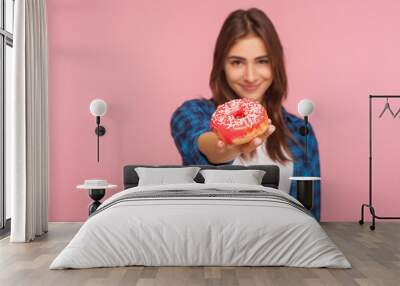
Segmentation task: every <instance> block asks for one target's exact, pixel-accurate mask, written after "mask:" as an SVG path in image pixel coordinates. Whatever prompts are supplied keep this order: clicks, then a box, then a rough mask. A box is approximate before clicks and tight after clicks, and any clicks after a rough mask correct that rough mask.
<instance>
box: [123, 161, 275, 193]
mask: <svg viewBox="0 0 400 286" xmlns="http://www.w3.org/2000/svg"><path fill="white" fill-rule="evenodd" d="M136 167H148V168H156V167H161V168H179V167H200V168H201V169H222V170H249V169H256V170H264V171H265V172H266V173H265V175H264V177H263V180H262V182H261V183H262V185H263V186H265V187H271V188H275V189H277V188H278V186H279V167H278V166H276V165H252V166H242V165H218V166H213V165H188V166H182V165H127V166H125V167H124V189H128V188H133V187H136V186H137V185H138V182H139V177H138V175H137V173H136V171H135V168H136ZM194 180H195V181H196V182H197V183H204V178H203V176H202V175H201V174H200V172H199V173H198V174H197V176H196V177H195V178H194Z"/></svg>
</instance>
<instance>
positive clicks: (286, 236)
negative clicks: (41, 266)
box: [50, 165, 351, 269]
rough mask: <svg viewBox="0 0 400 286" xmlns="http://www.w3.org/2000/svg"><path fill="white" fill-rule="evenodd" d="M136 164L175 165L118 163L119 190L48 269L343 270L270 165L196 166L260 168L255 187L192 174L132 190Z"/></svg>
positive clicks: (337, 255)
mask: <svg viewBox="0 0 400 286" xmlns="http://www.w3.org/2000/svg"><path fill="white" fill-rule="evenodd" d="M137 167H146V168H158V169H160V170H162V169H165V168H180V167H182V166H177V165H162V166H147V165H128V166H125V167H124V190H123V191H122V192H119V193H117V194H114V195H113V196H111V197H110V198H108V199H107V200H105V201H104V202H103V204H102V205H101V206H100V207H99V208H98V209H97V211H96V212H95V213H93V214H92V215H91V216H90V217H89V218H88V220H87V221H86V222H85V223H84V224H83V225H82V227H81V228H80V230H79V231H78V232H77V234H76V235H75V236H74V238H73V239H72V240H71V242H70V243H69V244H68V245H67V246H66V247H65V248H64V249H63V250H62V252H61V253H60V254H59V255H58V256H57V257H56V258H55V259H54V261H53V262H52V263H51V265H50V269H66V268H67V269H68V268H92V267H117V266H129V265H144V266H291V267H313V268H314V267H329V268H350V267H351V265H350V263H349V261H348V260H347V259H346V257H345V256H344V255H343V253H342V252H341V251H340V250H339V249H338V248H337V247H336V245H335V244H334V242H333V241H332V240H331V239H330V238H329V237H328V236H327V234H326V233H325V231H324V230H323V229H322V228H321V226H320V225H319V223H318V222H317V221H316V220H315V219H314V218H313V216H312V215H311V214H310V212H309V211H308V210H307V209H305V208H304V207H303V206H302V205H301V204H300V203H299V202H298V201H297V200H295V199H294V198H292V197H291V196H290V195H288V194H286V193H285V192H283V191H280V190H279V189H278V187H279V186H278V183H279V168H278V167H277V166H273V165H257V166H238V165H221V166H213V165H199V166H196V167H198V168H199V169H201V170H210V169H216V170H219V169H223V170H263V171H265V175H263V177H262V180H261V184H260V185H254V184H252V185H250V184H236V183H205V182H204V178H203V176H202V175H201V174H200V172H199V173H198V174H197V175H196V177H195V178H194V182H193V183H179V184H175V183H170V184H155V185H138V182H139V176H138V174H137V172H136V171H135V170H138V169H136V168H137ZM185 167H187V166H185ZM242 172H243V171H242Z"/></svg>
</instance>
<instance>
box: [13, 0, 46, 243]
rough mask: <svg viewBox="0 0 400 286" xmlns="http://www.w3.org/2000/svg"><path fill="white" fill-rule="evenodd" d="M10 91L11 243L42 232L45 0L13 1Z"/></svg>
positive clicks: (44, 183)
mask: <svg viewBox="0 0 400 286" xmlns="http://www.w3.org/2000/svg"><path fill="white" fill-rule="evenodd" d="M14 13H15V15H14V47H13V51H14V63H15V65H14V70H13V75H12V77H13V83H12V84H13V92H12V93H11V96H10V97H9V98H6V101H7V100H8V103H7V106H9V108H8V110H7V111H6V150H7V156H6V166H7V167H6V169H7V172H6V181H8V182H9V183H8V184H7V186H8V187H10V189H11V236H10V241H11V242H28V241H31V240H33V239H35V237H36V236H40V235H42V234H43V233H45V232H47V229H48V215H47V208H48V207H47V196H48V194H47V193H48V121H47V114H48V112H47V26H46V3H45V0H16V1H15V7H14Z"/></svg>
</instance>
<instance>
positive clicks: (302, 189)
mask: <svg viewBox="0 0 400 286" xmlns="http://www.w3.org/2000/svg"><path fill="white" fill-rule="evenodd" d="M297 109H298V112H299V114H300V115H301V116H303V117H304V126H301V127H300V128H299V132H300V134H301V135H302V136H305V146H304V164H305V169H306V172H308V168H309V164H308V163H309V162H308V155H307V137H308V134H309V133H310V130H309V127H308V116H309V115H310V114H311V113H312V112H313V111H314V103H313V102H312V101H311V100H309V99H302V100H300V102H299V104H298V106H297ZM291 179H292V180H296V181H297V200H298V201H299V202H301V203H302V204H303V205H304V206H305V207H306V208H307V209H312V207H313V181H316V180H319V179H320V178H319V177H309V176H308V174H303V176H302V177H291Z"/></svg>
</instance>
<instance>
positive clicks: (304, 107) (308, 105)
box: [297, 99, 314, 116]
mask: <svg viewBox="0 0 400 286" xmlns="http://www.w3.org/2000/svg"><path fill="white" fill-rule="evenodd" d="M297 110H298V112H299V113H300V114H301V115H302V116H309V115H310V114H311V113H312V112H313V110H314V103H313V102H312V101H311V100H309V99H302V100H300V102H299V104H298V105H297Z"/></svg>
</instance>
